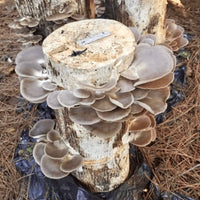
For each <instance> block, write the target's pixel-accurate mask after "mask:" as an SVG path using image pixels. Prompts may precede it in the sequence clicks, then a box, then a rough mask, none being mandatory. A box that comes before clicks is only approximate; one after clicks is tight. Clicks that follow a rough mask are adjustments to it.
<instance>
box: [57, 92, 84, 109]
mask: <svg viewBox="0 0 200 200" xmlns="http://www.w3.org/2000/svg"><path fill="white" fill-rule="evenodd" d="M57 98H58V101H59V103H60V104H61V105H62V106H64V107H69V108H70V107H73V106H75V105H78V104H79V102H80V101H81V99H80V98H77V97H75V96H74V95H73V93H72V92H70V91H69V90H62V91H60V92H59V94H58V97H57Z"/></svg>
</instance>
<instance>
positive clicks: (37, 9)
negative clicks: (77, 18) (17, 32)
mask: <svg viewBox="0 0 200 200" xmlns="http://www.w3.org/2000/svg"><path fill="white" fill-rule="evenodd" d="M71 1H73V2H75V3H77V11H76V12H75V15H83V16H86V15H87V13H86V3H85V0H59V1H58V0H42V1H37V0H15V5H16V7H17V10H18V12H19V14H20V16H21V17H25V18H26V17H30V18H33V19H37V20H45V19H46V17H49V16H52V15H54V14H57V13H60V12H62V11H63V10H64V9H65V8H66V7H67V6H68V5H69V4H70V2H71Z"/></svg>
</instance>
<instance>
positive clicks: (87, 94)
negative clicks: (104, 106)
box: [72, 88, 91, 99]
mask: <svg viewBox="0 0 200 200" xmlns="http://www.w3.org/2000/svg"><path fill="white" fill-rule="evenodd" d="M72 93H73V95H74V96H75V97H77V98H83V99H84V98H88V97H90V95H91V92H90V91H88V90H84V89H81V88H78V89H75V90H73V91H72Z"/></svg>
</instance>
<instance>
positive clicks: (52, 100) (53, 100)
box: [46, 91, 63, 109]
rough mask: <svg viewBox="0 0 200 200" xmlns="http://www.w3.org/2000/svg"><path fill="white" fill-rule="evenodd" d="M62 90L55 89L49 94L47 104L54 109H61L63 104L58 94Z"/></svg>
mask: <svg viewBox="0 0 200 200" xmlns="http://www.w3.org/2000/svg"><path fill="white" fill-rule="evenodd" d="M59 93H60V91H54V92H51V93H49V94H48V96H47V99H46V100H47V105H48V106H49V107H50V108H52V109H60V108H63V106H62V105H61V104H60V103H59V101H58V95H59Z"/></svg>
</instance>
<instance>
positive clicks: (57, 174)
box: [40, 155, 69, 179]
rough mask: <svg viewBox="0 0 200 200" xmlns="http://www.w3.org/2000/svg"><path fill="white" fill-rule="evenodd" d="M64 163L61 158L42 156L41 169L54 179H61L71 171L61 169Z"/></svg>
mask: <svg viewBox="0 0 200 200" xmlns="http://www.w3.org/2000/svg"><path fill="white" fill-rule="evenodd" d="M61 163H62V160H61V159H51V158H50V157H49V156H47V155H44V156H42V160H41V165H40V167H41V170H42V172H43V174H44V175H45V176H47V177H48V178H52V179H60V178H64V177H65V176H67V175H68V174H69V173H67V172H64V171H62V170H61V169H60V165H61Z"/></svg>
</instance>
